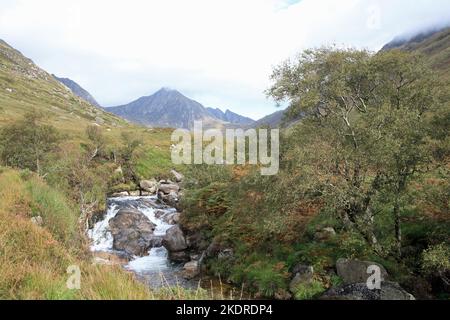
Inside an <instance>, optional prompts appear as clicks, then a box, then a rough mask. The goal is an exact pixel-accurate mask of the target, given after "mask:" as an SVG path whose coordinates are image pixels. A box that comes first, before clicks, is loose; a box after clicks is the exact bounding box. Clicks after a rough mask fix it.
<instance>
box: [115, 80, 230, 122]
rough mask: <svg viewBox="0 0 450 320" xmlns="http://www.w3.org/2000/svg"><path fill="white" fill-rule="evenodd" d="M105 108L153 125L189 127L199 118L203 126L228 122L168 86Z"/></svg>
mask: <svg viewBox="0 0 450 320" xmlns="http://www.w3.org/2000/svg"><path fill="white" fill-rule="evenodd" d="M107 110H108V111H109V112H112V113H114V114H116V115H118V116H120V117H123V118H125V119H127V120H129V121H132V122H135V123H139V124H142V125H147V126H153V127H171V128H184V129H191V128H193V125H194V121H200V120H201V121H203V124H204V126H205V127H207V128H212V127H213V128H219V129H221V128H225V127H227V125H228V123H227V122H226V121H224V120H221V119H219V118H217V117H216V116H215V115H214V114H213V113H211V112H209V111H208V109H206V108H205V107H204V106H203V105H201V104H200V103H198V102H197V101H195V100H192V99H189V98H187V97H186V96H184V95H183V94H181V93H180V92H178V91H176V90H172V89H168V88H163V89H161V90H159V91H158V92H156V93H155V94H153V95H150V96H146V97H141V98H139V99H137V100H135V101H133V102H131V103H129V104H126V105H123V106H118V107H111V108H108V109H107Z"/></svg>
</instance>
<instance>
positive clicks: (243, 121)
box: [206, 108, 256, 126]
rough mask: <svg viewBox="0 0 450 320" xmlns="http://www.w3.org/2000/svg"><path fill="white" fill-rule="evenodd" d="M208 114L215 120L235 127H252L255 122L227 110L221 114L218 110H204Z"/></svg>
mask: <svg viewBox="0 0 450 320" xmlns="http://www.w3.org/2000/svg"><path fill="white" fill-rule="evenodd" d="M206 110H208V112H209V113H210V114H211V115H212V116H214V117H215V118H217V119H220V120H222V121H225V122H229V123H231V124H237V125H244V126H245V125H252V124H254V123H255V122H256V121H255V120H253V119H250V118H248V117H244V116H241V115H239V114H237V113H235V112H233V111H230V110H227V111H225V112H223V111H222V110H220V109H219V108H216V109H214V108H206Z"/></svg>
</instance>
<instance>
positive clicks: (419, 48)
mask: <svg viewBox="0 0 450 320" xmlns="http://www.w3.org/2000/svg"><path fill="white" fill-rule="evenodd" d="M391 49H401V50H407V51H414V52H418V53H421V54H423V55H424V56H425V57H427V59H428V61H429V63H430V65H431V66H432V67H433V68H434V69H435V70H436V71H437V72H438V73H439V74H441V75H445V76H446V77H447V78H448V77H449V73H450V28H444V29H440V30H433V31H428V32H422V33H419V34H418V35H416V36H414V37H410V38H409V39H408V38H407V39H402V38H400V37H399V38H396V39H394V40H393V41H391V42H390V43H388V44H386V45H385V46H384V47H383V49H382V50H391Z"/></svg>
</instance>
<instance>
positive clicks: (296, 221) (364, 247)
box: [183, 48, 450, 299]
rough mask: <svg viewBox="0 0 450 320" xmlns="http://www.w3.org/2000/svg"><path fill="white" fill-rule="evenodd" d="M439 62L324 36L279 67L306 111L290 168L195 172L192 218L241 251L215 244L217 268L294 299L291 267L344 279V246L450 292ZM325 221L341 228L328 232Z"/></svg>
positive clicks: (285, 143) (406, 279) (279, 76)
mask: <svg viewBox="0 0 450 320" xmlns="http://www.w3.org/2000/svg"><path fill="white" fill-rule="evenodd" d="M428 61H429V60H428V59H426V58H424V57H422V56H420V55H417V54H415V53H411V54H410V53H407V52H405V51H400V50H393V51H388V52H382V53H379V54H372V53H369V52H366V51H358V50H338V49H334V48H323V49H318V50H308V51H305V52H304V53H303V54H301V55H299V56H298V58H296V59H293V60H291V61H287V62H286V63H283V64H281V65H280V66H279V67H277V68H276V69H275V70H274V73H273V76H272V79H273V81H274V84H273V86H272V87H271V88H270V90H269V91H268V94H269V95H270V96H272V97H273V98H275V99H276V100H279V101H282V100H287V101H289V102H290V105H291V106H290V109H289V112H288V114H289V116H290V117H291V118H294V119H295V117H296V116H298V115H299V114H303V115H304V119H303V120H302V121H301V122H300V123H299V124H297V125H295V126H294V127H292V128H290V129H288V130H284V131H283V132H282V135H281V142H280V146H281V163H280V172H279V174H278V175H276V176H273V177H263V176H260V174H259V171H258V170H256V169H251V168H250V167H249V168H246V170H236V169H232V168H229V167H223V168H221V169H220V168H217V167H215V168H212V167H209V168H208V167H204V166H197V167H195V168H192V173H190V174H188V176H189V177H195V179H192V180H191V181H190V182H189V183H188V185H187V188H188V191H187V194H186V197H185V199H184V207H185V215H184V217H183V226H184V228H185V229H186V230H187V232H188V233H190V234H197V235H198V236H200V237H202V238H203V239H207V241H206V242H211V241H213V242H214V243H216V244H217V246H219V247H221V248H232V249H233V252H234V255H232V256H230V257H228V258H223V257H222V258H221V257H217V256H215V257H210V258H209V259H208V262H207V264H208V266H209V270H210V272H211V273H215V274H218V275H219V274H220V276H221V277H222V279H226V280H228V281H230V282H232V283H235V284H238V285H242V284H245V286H246V287H247V288H248V289H249V290H251V291H252V292H254V293H255V294H256V295H257V296H262V297H269V298H283V297H286V296H287V290H288V286H289V281H290V279H292V276H293V275H292V274H291V272H292V268H293V267H294V266H295V265H297V264H299V263H302V264H307V265H311V266H313V267H314V270H315V273H314V281H313V282H312V283H310V284H309V285H307V286H300V287H299V288H297V292H296V293H294V297H296V298H298V299H311V298H316V297H318V296H320V294H321V293H323V292H324V291H325V290H326V289H327V288H330V287H331V286H335V285H337V284H339V283H340V281H341V279H339V278H338V277H337V275H336V273H335V271H334V270H335V269H334V267H335V263H336V261H337V259H339V258H352V259H354V258H356V259H360V260H369V261H375V262H379V263H381V264H382V265H383V266H384V267H385V268H386V269H387V271H388V273H389V274H390V275H391V279H392V280H393V281H397V282H399V283H400V284H401V285H402V286H403V287H404V288H406V289H407V290H408V291H409V292H411V293H413V294H414V295H416V297H418V298H430V297H441V298H445V297H447V298H448V292H446V290H445V288H444V287H442V283H441V285H438V284H436V283H439V281H438V280H437V279H439V278H440V277H443V279H444V280H443V281H445V279H448V276H449V271H450V270H449V265H448V261H449V259H450V247H449V246H450V242H449V239H450V212H449V203H448V199H450V183H449V182H450V180H449V173H450V172H449V169H450V166H449V162H448V160H449V150H450V148H449V147H450V141H449V137H448V131H449V124H450V118H449V104H448V101H449V100H448V99H447V97H446V94H447V92H446V89H445V88H446V86H447V85H448V82H447V81H446V79H445V77H436V72H434V70H432V69H430V68H429V63H428ZM324 228H333V229H334V230H335V231H336V235H335V236H330V237H329V238H327V239H323V237H320V236H318V235H319V233H318V232H320V231H321V230H324ZM431 261H432V262H431ZM428 262H431V265H430V264H429V263H428Z"/></svg>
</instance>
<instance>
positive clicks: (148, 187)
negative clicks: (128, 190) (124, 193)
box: [139, 179, 158, 194]
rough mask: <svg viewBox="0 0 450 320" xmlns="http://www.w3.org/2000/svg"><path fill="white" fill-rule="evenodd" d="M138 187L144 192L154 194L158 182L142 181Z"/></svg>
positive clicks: (153, 180)
mask: <svg viewBox="0 0 450 320" xmlns="http://www.w3.org/2000/svg"><path fill="white" fill-rule="evenodd" d="M139 186H140V187H141V189H142V190H144V191H146V192H148V193H150V194H155V193H156V191H157V190H158V181H156V180H155V179H152V180H142V181H141V182H140V183H139Z"/></svg>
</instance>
